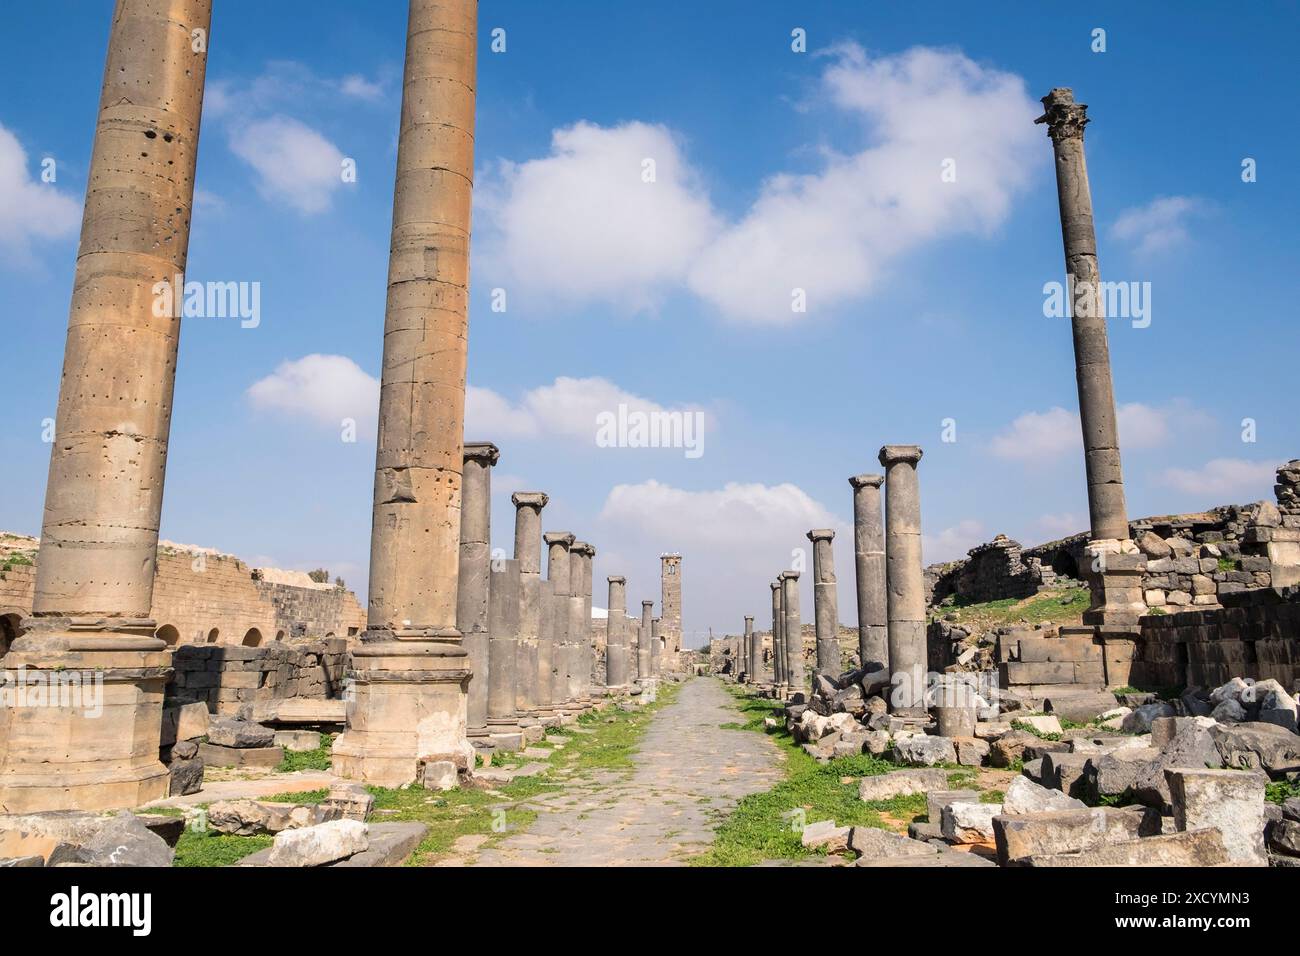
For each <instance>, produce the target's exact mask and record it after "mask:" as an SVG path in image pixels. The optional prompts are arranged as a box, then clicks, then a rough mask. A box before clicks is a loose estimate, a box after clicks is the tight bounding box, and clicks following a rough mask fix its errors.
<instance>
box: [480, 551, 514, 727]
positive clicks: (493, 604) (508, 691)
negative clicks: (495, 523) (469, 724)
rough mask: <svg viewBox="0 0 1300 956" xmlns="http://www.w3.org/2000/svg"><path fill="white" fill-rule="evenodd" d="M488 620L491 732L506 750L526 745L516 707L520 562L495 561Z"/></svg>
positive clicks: (489, 723) (489, 721) (489, 715)
mask: <svg viewBox="0 0 1300 956" xmlns="http://www.w3.org/2000/svg"><path fill="white" fill-rule="evenodd" d="M492 565H493V567H492V579H491V584H490V585H489V587H488V592H489V601H488V606H489V620H488V719H487V724H488V733H489V734H491V739H492V742H493V743H494V744H496V745H497V746H498V747H501V748H502V749H505V750H517V749H518V748H519V747H521V746H523V734H522V733H521V731H520V727H519V711H518V710H517V709H516V705H515V700H516V693H517V688H516V686H515V685H516V683H517V674H516V660H517V657H518V647H517V645H518V637H519V609H520V606H521V602H520V594H519V591H520V589H519V562H518V561H515V560H505V559H502V560H497V561H493V562H492Z"/></svg>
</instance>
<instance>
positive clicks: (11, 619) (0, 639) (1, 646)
mask: <svg viewBox="0 0 1300 956" xmlns="http://www.w3.org/2000/svg"><path fill="white" fill-rule="evenodd" d="M22 620H23V616H22V614H20V613H19V612H17V611H7V612H5V613H4V614H0V657H4V656H5V655H6V654H8V653H9V648H10V646H11V645H12V644H13V642H14V641H16V640H18V638H19V637H21V636H22V633H23V629H22Z"/></svg>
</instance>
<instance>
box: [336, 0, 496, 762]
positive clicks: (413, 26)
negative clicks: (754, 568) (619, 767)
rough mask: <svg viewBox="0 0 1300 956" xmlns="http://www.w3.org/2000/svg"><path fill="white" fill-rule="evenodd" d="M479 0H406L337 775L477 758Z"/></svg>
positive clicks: (338, 745) (337, 742)
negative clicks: (473, 249) (369, 467)
mask: <svg viewBox="0 0 1300 956" xmlns="http://www.w3.org/2000/svg"><path fill="white" fill-rule="evenodd" d="M477 13H478V4H477V0H410V13H409V17H408V22H407V34H406V67H405V74H404V77H403V85H402V114H401V127H400V130H399V133H398V142H397V176H396V180H395V185H394V190H393V229H392V242H391V246H390V253H389V265H388V301H387V306H386V309H385V316H384V352H383V363H382V372H381V376H380V396H379V436H378V450H377V454H376V457H375V494H374V513H373V525H372V530H371V538H370V599H369V613H368V626H367V630H366V633H365V634H364V635H363V636H362V643H361V646H359V647H357V648H355V649H354V650H353V652H352V671H351V672H350V674H349V676H350V678H351V679H352V681H353V685H354V689H355V700H354V702H353V703H352V705H351V706H350V708H349V713H348V729H347V732H346V733H344V734H343V736H341V737H340V738H339V739H338V740H337V741H336V742H335V744H334V769H335V772H337V773H338V774H340V775H341V776H345V777H350V778H353V779H357V780H363V781H365V782H367V783H372V784H378V785H381V786H390V787H396V786H401V785H402V784H404V783H411V782H413V781H414V780H415V779H416V776H417V774H418V772H419V765H420V764H421V763H423V762H425V761H433V760H451V761H454V762H456V763H457V765H458V766H464V765H465V764H466V763H467V762H468V760H469V759H471V758H472V753H473V751H472V748H471V747H470V746H469V744H468V742H467V741H466V740H465V714H466V703H467V701H466V690H467V685H468V682H469V668H468V666H467V662H466V654H465V648H464V647H463V646H462V642H461V635H460V632H459V631H458V630H457V629H456V579H457V573H458V567H457V565H458V559H459V543H460V542H459V538H460V499H461V464H462V462H461V455H462V451H463V449H462V441H463V432H464V420H465V361H466V350H465V344H466V335H467V331H468V322H467V300H468V294H469V232H470V194H471V191H472V187H473V176H474V96H475V55H476V50H477V35H476V34H477Z"/></svg>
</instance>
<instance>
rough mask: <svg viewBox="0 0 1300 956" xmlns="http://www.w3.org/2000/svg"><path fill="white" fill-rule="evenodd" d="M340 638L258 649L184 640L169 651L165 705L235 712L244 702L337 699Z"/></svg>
mask: <svg viewBox="0 0 1300 956" xmlns="http://www.w3.org/2000/svg"><path fill="white" fill-rule="evenodd" d="M347 657H348V648H347V641H346V639H344V638H338V637H336V638H330V639H329V640H324V641H314V642H311V643H307V644H285V643H282V642H280V641H272V642H270V643H269V644H266V645H263V646H262V647H243V646H233V645H222V644H184V645H181V646H179V647H177V648H176V650H175V652H174V653H173V654H172V668H173V670H174V674H173V677H172V680H171V682H170V683H169V684H168V685H167V701H168V703H172V702H175V703H191V702H195V701H199V702H202V703H204V704H207V705H208V710H209V711H211V712H212V713H215V714H234V713H237V712H238V711H239V708H240V707H242V706H243V705H244V704H251V703H254V702H256V701H263V700H280V699H284V698H290V697H307V698H337V697H340V696H342V693H343V680H344V675H345V671H346V668H347Z"/></svg>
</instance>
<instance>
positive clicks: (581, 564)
mask: <svg viewBox="0 0 1300 956" xmlns="http://www.w3.org/2000/svg"><path fill="white" fill-rule="evenodd" d="M573 550H574V552H575V553H576V554H577V555H578V568H579V571H580V575H581V587H580V591H579V594H580V596H581V598H582V610H581V615H582V620H581V624H580V628H579V631H578V638H577V641H576V642H575V653H576V654H577V662H578V670H577V674H576V675H575V676H576V678H577V691H578V700H579V701H580V702H581V703H582V705H583V706H590V704H591V701H592V697H593V695H594V693H595V689H594V684H595V680H594V677H593V673H594V671H595V660H596V646H595V644H596V633H595V629H594V628H593V627H592V626H591V603H592V602H591V591H592V568H591V562H592V559H593V558H594V557H595V556H596V549H595V548H594V547H592V546H591V545H590V544H588V543H587V542H586V541H579V542H578V543H577V544H575V545H574V546H573Z"/></svg>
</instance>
